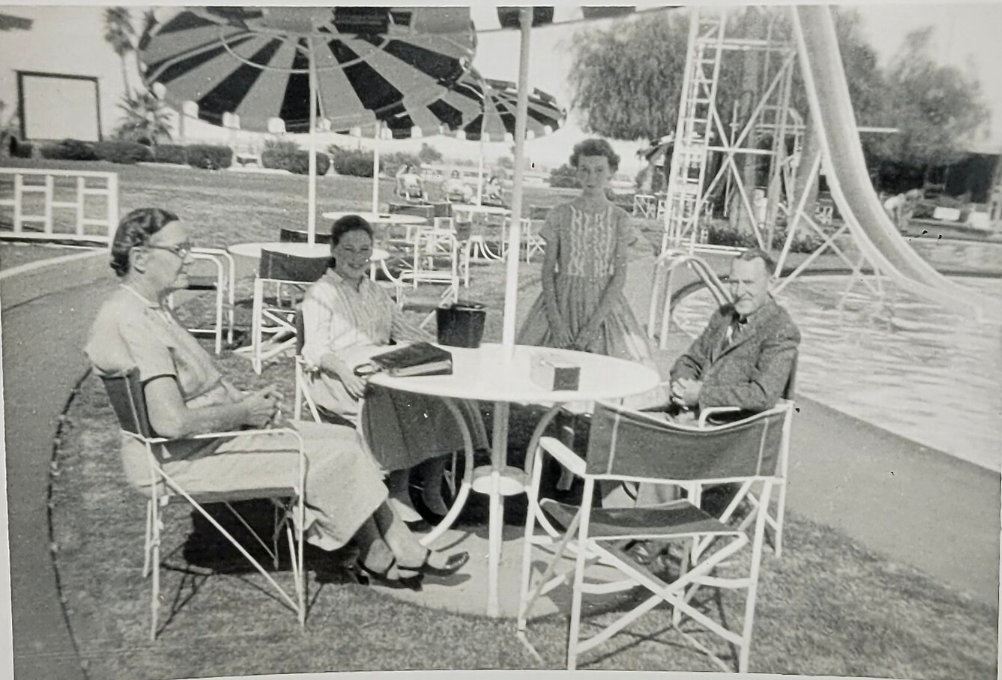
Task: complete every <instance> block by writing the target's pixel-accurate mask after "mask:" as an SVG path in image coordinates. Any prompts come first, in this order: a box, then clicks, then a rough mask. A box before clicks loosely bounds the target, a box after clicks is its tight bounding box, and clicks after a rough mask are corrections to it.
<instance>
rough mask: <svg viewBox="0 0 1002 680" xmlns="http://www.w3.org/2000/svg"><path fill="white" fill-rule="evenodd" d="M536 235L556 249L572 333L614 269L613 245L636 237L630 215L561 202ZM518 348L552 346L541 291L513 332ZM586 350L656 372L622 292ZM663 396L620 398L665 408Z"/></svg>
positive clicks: (561, 305)
mask: <svg viewBox="0 0 1002 680" xmlns="http://www.w3.org/2000/svg"><path fill="white" fill-rule="evenodd" d="M540 236H542V237H543V238H544V239H546V247H547V248H556V249H557V277H556V297H557V308H558V309H559V310H560V314H561V316H562V317H563V318H564V321H565V322H566V323H567V324H568V326H569V328H570V331H571V334H572V335H576V334H577V333H578V332H579V331H580V330H581V329H582V328H583V327H584V326H585V324H587V323H588V320H589V319H590V318H591V316H592V314H594V312H595V310H596V309H598V305H599V302H600V301H601V299H602V294H603V293H604V292H605V289H606V287H607V286H608V285H609V281H610V280H611V279H612V277H613V275H614V274H615V273H616V272H615V267H616V247H617V245H618V243H619V241H620V240H624V239H625V240H626V243H627V244H630V243H632V242H633V241H634V240H635V239H636V238H637V236H636V233H635V232H634V230H633V227H632V226H631V225H630V223H629V216H628V215H627V213H626V211H625V210H623V209H622V208H620V207H618V206H616V205H613V204H611V203H609V204H607V205H605V206H602V207H600V208H598V209H597V210H586V209H582V208H581V207H579V206H577V205H575V204H574V203H573V202H572V203H565V204H563V205H560V206H557V207H556V208H554V209H553V210H551V211H550V214H549V215H548V216H547V220H546V224H545V226H544V227H543V228H542V229H541V230H540ZM518 344H520V345H536V346H543V347H551V346H553V336H552V333H551V331H550V324H549V321H548V319H547V318H546V303H545V300H544V299H543V295H542V293H540V296H539V298H538V299H537V300H536V302H535V303H534V304H533V305H532V308H531V309H530V310H529V313H528V316H527V317H526V320H525V323H524V324H523V325H522V328H521V330H520V331H519V334H518ZM587 349H588V351H590V352H594V353H596V354H605V355H607V356H612V357H617V358H620V359H627V360H630V361H636V362H637V363H641V364H644V365H645V366H649V367H651V368H653V369H654V370H657V365H656V363H655V362H654V359H653V356H652V351H651V345H650V342H649V341H648V339H647V336H646V334H645V333H644V331H643V329H642V328H641V326H640V323H639V322H638V321H637V318H636V317H635V316H634V314H633V311H632V310H631V309H630V305H629V303H628V302H627V300H626V296H625V295H624V294H623V292H622V291H620V292H619V293H617V294H616V298H615V299H614V300H613V305H612V308H611V309H610V310H609V313H608V315H607V316H606V318H605V320H604V321H603V322H602V325H601V326H600V327H599V332H598V334H597V335H596V337H595V339H594V340H593V341H592V343H591V345H590V346H589V347H588V348H587ZM668 396H669V395H668V392H667V391H666V390H665V389H664V388H658V389H656V390H653V391H651V392H648V393H645V394H642V395H638V396H636V397H631V398H629V399H626V400H625V403H626V405H628V406H630V407H631V408H637V409H639V408H647V407H651V406H657V405H661V404H665V403H667V401H668Z"/></svg>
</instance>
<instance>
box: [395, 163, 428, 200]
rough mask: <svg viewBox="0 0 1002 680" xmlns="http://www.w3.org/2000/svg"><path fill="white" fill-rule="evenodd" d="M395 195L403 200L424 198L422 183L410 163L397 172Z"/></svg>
mask: <svg viewBox="0 0 1002 680" xmlns="http://www.w3.org/2000/svg"><path fill="white" fill-rule="evenodd" d="M396 177H397V195H398V196H403V197H404V198H424V183H423V182H422V180H421V176H420V175H419V174H417V172H416V171H415V168H414V166H413V165H411V164H410V163H405V164H404V165H403V167H401V168H400V169H399V170H397V176H396Z"/></svg>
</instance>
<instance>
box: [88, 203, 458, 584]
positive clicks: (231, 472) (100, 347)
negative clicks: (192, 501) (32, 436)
mask: <svg viewBox="0 0 1002 680" xmlns="http://www.w3.org/2000/svg"><path fill="white" fill-rule="evenodd" d="M191 251H192V246H191V242H190V240H189V236H188V230H187V228H186V226H185V224H184V223H182V222H181V221H179V219H178V217H177V216H176V215H175V214H173V213H171V212H168V211H166V210H160V209H158V208H140V209H138V210H133V211H132V212H130V213H129V214H128V215H126V216H125V218H124V219H123V220H122V222H121V224H120V225H119V227H118V231H117V232H116V233H115V238H114V242H113V244H112V251H111V266H112V269H114V270H115V273H116V274H117V275H118V276H119V277H120V280H121V284H122V285H121V286H119V287H118V288H117V289H116V290H115V291H114V292H113V293H112V294H111V296H110V297H109V298H108V299H107V300H106V301H105V302H104V304H103V305H102V307H101V309H100V311H99V312H98V314H97V317H96V319H95V320H94V323H93V325H92V326H91V330H90V338H89V340H88V341H87V346H86V348H85V351H86V353H87V356H88V357H89V359H90V361H91V363H92V364H93V366H94V368H95V369H96V371H97V372H98V373H99V374H101V375H111V374H116V373H121V372H123V371H128V370H131V369H133V368H138V369H139V376H140V380H141V382H142V385H143V391H144V395H145V398H146V407H147V411H148V416H149V420H150V424H151V425H152V427H153V429H154V431H155V432H156V433H157V434H158V435H159V436H162V437H167V438H169V439H172V440H176V441H172V442H169V443H168V444H167V451H168V453H169V454H170V456H171V460H168V461H166V462H165V463H164V465H163V467H164V469H165V472H167V474H169V475H170V476H171V477H172V478H173V479H174V480H175V481H177V483H178V484H179V485H180V486H181V487H182V488H185V489H186V490H188V491H189V492H191V493H205V492H216V491H218V492H224V491H230V490H244V489H254V488H262V489H267V488H274V487H276V486H282V485H284V484H295V483H297V482H298V480H296V476H297V475H298V456H299V454H298V448H296V444H295V441H294V440H293V438H292V436H291V435H254V436H248V437H238V438H233V439H216V440H206V441H195V440H190V439H189V440H186V439H185V438H186V437H190V436H191V435H195V434H202V433H210V432H225V431H231V430H239V429H241V428H245V427H256V428H260V427H265V426H267V424H268V423H269V422H272V420H273V419H274V417H275V416H276V414H277V413H278V409H279V404H280V401H281V395H280V394H279V392H278V390H277V389H276V388H275V387H274V386H271V387H267V388H265V389H262V390H258V391H256V392H242V391H240V390H239V389H237V388H236V387H234V386H233V384H232V383H230V382H229V381H228V380H226V379H225V378H224V377H223V376H222V374H221V373H220V371H219V369H218V368H217V367H216V365H215V362H214V360H213V358H212V356H211V355H210V354H209V353H208V352H206V351H205V350H204V349H203V348H202V346H201V345H200V344H199V343H198V341H197V340H195V338H194V337H192V336H191V334H190V333H188V331H187V330H185V329H184V328H183V327H182V326H181V325H180V324H179V323H178V322H177V320H176V319H175V318H174V316H173V314H172V313H171V311H170V310H169V309H168V308H167V306H166V302H165V301H166V299H167V296H168V295H169V294H170V293H171V291H174V290H178V289H181V288H184V287H186V285H187V271H188V269H189V268H190V266H191V264H192V263H193V262H194V261H195V260H194V258H193V257H192V256H191ZM290 426H291V427H294V428H295V429H296V430H297V431H298V432H299V434H300V435H301V436H302V440H303V446H304V449H305V454H306V458H307V463H308V469H307V473H306V485H305V499H304V500H305V503H306V516H305V522H306V526H305V527H304V535H305V536H306V540H308V541H309V542H310V543H312V544H314V545H316V546H318V547H319V548H321V549H323V550H328V551H332V550H336V549H338V548H340V547H342V546H344V545H345V544H347V543H348V542H349V541H352V540H353V541H354V543H356V544H357V546H358V547H359V549H360V557H359V560H360V562H359V566H361V567H362V568H363V569H364V570H365V571H367V572H368V573H369V574H370V575H371V576H372V577H374V579H375V580H377V581H379V582H381V583H384V584H387V585H395V586H396V585H401V584H403V585H406V586H409V587H414V588H417V587H419V586H420V580H421V577H422V576H423V575H424V574H427V573H432V574H445V573H452V572H455V571H456V570H457V569H458V568H459V567H461V566H462V564H463V563H465V562H466V559H467V556H466V554H465V553H457V554H453V555H451V556H448V557H447V556H445V555H444V554H442V553H438V552H431V551H427V550H425V549H424V548H422V547H421V545H420V543H418V541H417V539H416V538H415V537H414V535H413V534H411V532H410V530H409V529H408V528H407V526H406V525H405V524H404V523H403V522H401V521H400V519H399V518H398V517H396V516H395V515H394V513H393V511H392V510H391V509H390V508H389V507H387V505H386V503H385V500H386V497H387V492H386V487H385V486H384V485H383V483H382V481H381V478H380V477H381V475H380V471H379V469H378V467H377V466H376V464H375V462H374V461H373V460H372V459H371V457H370V456H369V455H368V454H367V453H366V452H365V451H364V450H363V448H362V447H361V445H360V443H359V441H358V436H357V433H355V432H354V431H352V429H351V428H348V427H343V426H337V425H326V424H318V423H308V422H293V423H291V424H290ZM121 446H122V448H121V455H122V461H123V464H124V467H125V472H126V476H127V478H128V481H129V482H130V483H131V484H132V485H133V486H135V487H137V488H139V489H140V490H143V489H145V488H148V486H149V483H150V478H149V467H148V463H147V460H146V455H147V453H146V449H145V447H144V446H143V445H142V444H141V443H140V442H138V441H136V440H135V439H133V438H131V437H128V436H124V435H123V437H122V445H121Z"/></svg>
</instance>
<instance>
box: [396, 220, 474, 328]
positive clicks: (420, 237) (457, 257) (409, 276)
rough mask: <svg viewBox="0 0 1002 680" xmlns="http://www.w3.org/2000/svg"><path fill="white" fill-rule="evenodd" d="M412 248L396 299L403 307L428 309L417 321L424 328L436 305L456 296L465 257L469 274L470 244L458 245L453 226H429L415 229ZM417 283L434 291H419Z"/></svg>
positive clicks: (453, 299)
mask: <svg viewBox="0 0 1002 680" xmlns="http://www.w3.org/2000/svg"><path fill="white" fill-rule="evenodd" d="M412 252H413V259H412V266H411V268H410V269H409V270H407V271H403V272H401V274H400V280H401V281H402V282H403V283H404V284H405V285H404V286H402V287H400V288H398V289H397V292H398V298H397V303H398V304H399V305H400V306H401V308H402V309H404V310H405V311H417V312H427V315H426V316H425V318H424V319H423V320H422V321H421V324H420V325H421V327H422V328H424V327H425V326H427V325H428V324H430V323H431V322H432V320H433V319H434V318H435V310H436V309H437V308H438V307H441V306H442V305H443V304H448V303H450V302H456V301H457V300H458V299H459V286H460V283H461V277H460V267H461V262H463V261H464V260H465V262H466V267H467V277H469V273H468V272H469V245H468V243H467V244H466V245H465V246H464V247H460V243H459V239H458V238H456V234H455V231H454V230H453V229H449V228H439V229H436V228H434V227H430V228H426V229H420V230H418V231H417V232H416V233H415V235H414V243H413V251H412ZM408 282H409V283H410V284H411V285H410V291H408V288H407V286H406V283H408ZM420 287H424V290H425V291H427V290H428V289H429V287H431V290H432V291H433V292H432V293H431V294H430V295H429V294H421V293H418V290H419V288H420Z"/></svg>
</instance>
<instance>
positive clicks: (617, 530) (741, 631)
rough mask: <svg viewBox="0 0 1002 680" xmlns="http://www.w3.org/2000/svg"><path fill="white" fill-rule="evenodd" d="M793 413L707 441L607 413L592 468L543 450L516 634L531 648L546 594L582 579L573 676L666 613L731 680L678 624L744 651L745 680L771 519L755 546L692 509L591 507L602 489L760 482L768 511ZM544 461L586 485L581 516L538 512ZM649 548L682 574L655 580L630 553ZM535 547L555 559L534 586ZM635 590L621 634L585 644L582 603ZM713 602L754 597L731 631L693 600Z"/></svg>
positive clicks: (599, 420)
mask: <svg viewBox="0 0 1002 680" xmlns="http://www.w3.org/2000/svg"><path fill="white" fill-rule="evenodd" d="M786 410H787V409H786V408H785V407H779V408H776V409H772V410H770V411H766V412H763V413H759V414H757V415H755V416H752V417H751V418H747V419H745V420H742V421H738V422H735V423H729V424H727V425H722V426H720V427H717V428H714V429H712V430H701V429H698V428H694V427H687V426H682V425H678V424H674V423H671V422H667V421H665V420H664V419H662V418H660V417H657V416H654V415H652V414H646V413H642V412H638V411H632V410H629V409H625V408H623V407H619V406H614V405H611V404H604V403H598V404H596V407H595V412H594V415H593V417H592V429H591V435H590V437H589V441H588V449H587V455H586V456H585V457H584V458H582V457H580V456H579V455H578V454H576V453H574V452H573V451H572V450H570V449H569V448H568V447H567V446H565V445H564V444H562V443H561V442H560V441H558V440H556V439H554V438H550V437H544V438H542V439H540V441H539V446H538V448H537V449H536V450H535V451H532V452H530V456H531V457H532V460H531V469H532V476H531V486H530V490H529V509H528V511H527V513H526V525H525V543H524V546H523V555H522V577H521V584H520V599H519V613H518V622H517V629H518V634H519V636H520V638H521V639H522V640H523V641H524V642H525V643H526V644H527V645H529V646H530V648H531V644H530V643H529V642H528V639H527V637H526V630H527V622H528V618H529V613H530V611H531V608H532V605H533V603H534V602H535V600H536V598H538V597H539V596H540V595H541V594H544V593H547V592H549V591H551V590H553V589H554V588H556V587H558V586H560V585H561V584H562V583H564V582H566V581H567V580H568V578H570V577H573V581H572V604H571V621H570V635H569V641H568V650H567V667H568V669H569V670H574V669H575V668H576V666H577V663H578V656H579V655H580V654H582V653H583V652H586V651H588V650H589V649H592V648H594V647H596V646H598V645H599V644H601V643H602V642H604V641H606V640H608V639H610V638H611V637H612V636H613V635H615V634H616V633H617V632H619V631H620V630H623V629H624V628H626V626H628V625H630V624H631V623H632V622H634V621H636V620H637V619H638V618H640V617H641V616H642V615H644V614H645V613H647V612H649V611H651V610H652V609H654V608H655V607H657V606H658V605H660V604H661V603H667V604H668V605H669V606H670V607H671V608H672V612H671V624H672V628H673V629H675V630H676V631H677V632H679V633H680V634H681V635H682V636H683V637H685V638H686V639H687V640H689V641H690V642H691V643H693V644H694V645H695V646H696V647H698V648H699V649H701V650H702V651H703V652H705V653H706V654H708V655H709V656H710V658H711V659H712V660H714V662H715V663H717V664H718V665H720V666H721V667H722V668H723V669H725V670H733V669H732V668H730V667H729V666H728V664H727V663H726V662H725V661H724V660H723V659H722V658H720V656H718V654H716V653H714V652H713V651H712V650H711V649H710V648H709V647H708V646H706V645H704V644H702V643H701V642H700V641H698V640H696V639H695V638H694V637H693V636H691V635H690V634H689V633H688V632H687V631H683V630H681V624H682V622H683V619H686V620H687V622H688V621H691V622H692V623H693V624H698V625H699V626H701V627H702V628H704V629H705V630H706V631H709V632H710V633H713V634H715V635H717V636H719V637H720V638H722V639H723V640H725V641H726V642H727V643H729V644H730V645H731V646H733V647H736V648H737V653H736V654H735V655H734V656H735V657H736V661H737V663H736V666H737V670H738V672H740V673H746V672H747V671H748V660H749V653H750V647H751V637H752V628H753V623H754V613H755V599H756V595H757V589H758V578H759V572H760V567H761V560H762V547H763V546H762V544H763V542H764V536H765V526H766V515H765V513H759V514H758V515H757V516H756V520H755V526H754V528H753V531H752V536H751V538H750V540H749V536H748V535H747V534H746V533H745V532H744V531H743V530H741V529H739V528H737V527H734V526H730V525H728V524H727V523H725V522H722V521H721V520H720V519H718V518H716V517H713V516H712V515H710V514H709V513H707V512H705V511H703V510H701V509H700V507H699V505H698V504H696V503H694V502H693V499H684V500H678V501H673V502H671V503H666V504H662V505H657V506H647V507H635V508H614V509H601V508H593V507H592V504H593V500H594V494H595V485H596V483H597V482H606V483H616V482H641V483H654V484H675V485H682V486H687V485H692V484H706V483H728V482H740V483H744V482H746V481H751V482H753V483H758V484H761V486H762V491H761V494H760V496H759V500H760V503H761V504H762V505H763V506H765V507H768V504H769V498H770V495H771V493H772V489H773V487H774V486H776V485H777V484H779V483H780V481H781V480H780V479H779V478H778V477H777V475H776V472H777V467H778V465H779V461H780V458H781V451H782V449H783V446H784V445H785V442H786V441H787V440H788V439H789V419H788V418H787V413H786ZM544 455H550V456H552V457H553V458H555V459H556V460H557V461H558V462H559V463H560V464H561V465H562V466H563V467H565V468H567V469H568V470H570V471H571V472H572V473H573V474H574V475H575V476H577V477H581V478H582V479H583V480H584V494H583V497H582V499H581V504H580V506H571V505H565V504H562V503H558V502H556V501H552V500H548V499H547V500H542V501H540V500H539V489H540V477H541V474H542V469H543V465H542V464H543V457H544ZM537 523H538V524H539V525H540V527H542V528H543V530H544V531H543V533H541V534H537V533H536V530H535V528H536V524H537ZM643 540H656V541H665V542H668V543H670V544H672V545H673V546H678V548H679V551H678V553H677V555H676V556H675V558H674V560H675V564H674V565H673V567H674V568H675V570H677V574H669V575H665V574H660V573H658V574H656V573H653V572H652V571H651V570H650V569H648V568H647V567H646V566H644V565H641V564H639V563H638V562H637V561H636V560H635V559H634V558H633V557H632V556H631V555H630V554H628V553H627V552H626V550H625V549H626V546H627V545H629V543H630V542H631V541H643ZM535 546H556V547H555V549H554V551H553V553H552V554H551V555H550V556H549V559H548V564H547V566H546V568H545V570H544V572H543V574H542V576H541V577H540V578H538V579H536V581H535V583H533V568H532V557H533V552H534V549H535ZM746 548H750V550H751V559H750V560H747V559H742V558H743V557H744V555H743V552H744V550H745V549H746ZM568 553H569V554H570V555H573V557H574V566H573V568H572V569H567V568H566V567H565V569H564V570H563V571H562V572H559V573H558V568H559V566H560V563H561V562H562V561H563V560H564V559H565V558H564V556H565V554H568ZM749 562H750V564H749ZM589 567H591V569H590V570H589ZM586 571H588V573H587V574H586ZM610 572H611V573H610ZM725 572H726V573H725ZM637 588H644V589H646V590H647V591H649V596H648V597H647V599H645V600H644V601H643V602H641V603H640V604H639V605H637V606H635V607H634V608H632V609H630V610H629V611H628V612H626V613H625V614H623V615H622V616H620V617H618V618H617V619H616V620H615V621H614V622H613V623H611V624H608V625H604V626H603V630H602V631H601V632H599V633H597V634H596V635H594V636H592V637H590V638H588V639H582V638H581V612H582V598H583V596H584V595H585V594H586V593H587V594H603V595H608V594H612V593H616V592H623V591H628V590H633V589H637ZM704 590H707V591H708V590H717V591H723V590H734V591H744V592H745V601H744V608H743V609H744V613H743V616H742V617H740V622H739V623H738V625H737V626H729V625H728V619H729V617H728V616H727V615H726V613H725V612H724V611H723V605H722V604H721V603H722V600H719V599H718V600H717V601H716V604H717V605H719V608H720V613H719V618H720V619H721V620H720V621H716V620H714V619H713V618H711V614H712V611H709V609H711V608H712V607H713V604H714V603H713V602H708V601H705V598H704V600H702V601H701V600H699V599H698V598H697V597H696V596H697V595H698V594H700V593H701V591H704ZM717 594H718V595H719V592H718V593H717ZM710 599H711V600H712V599H713V598H712V596H711V598H710ZM634 601H636V600H632V601H631V603H632V602H634Z"/></svg>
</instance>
